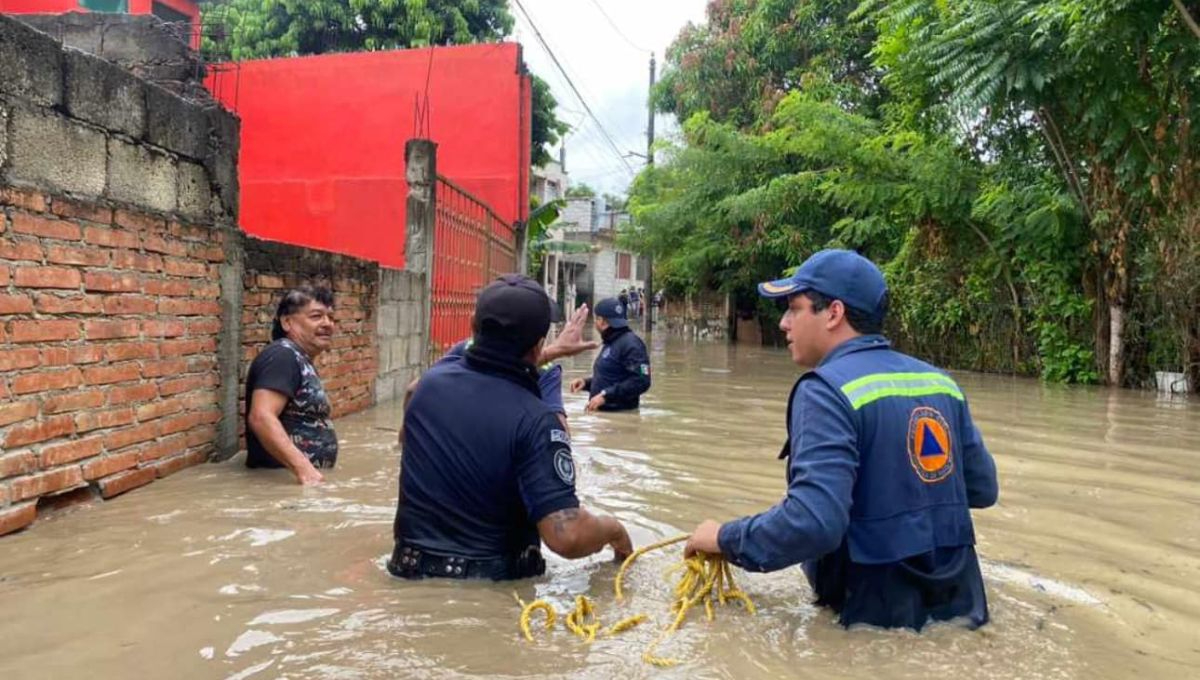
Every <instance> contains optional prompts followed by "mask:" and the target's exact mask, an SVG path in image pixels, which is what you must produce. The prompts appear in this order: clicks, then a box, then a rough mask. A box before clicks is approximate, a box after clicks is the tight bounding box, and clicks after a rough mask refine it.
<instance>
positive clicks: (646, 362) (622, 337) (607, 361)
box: [571, 298, 650, 412]
mask: <svg viewBox="0 0 1200 680" xmlns="http://www.w3.org/2000/svg"><path fill="white" fill-rule="evenodd" d="M625 313H626V304H625V303H623V302H621V301H620V299H618V298H605V299H603V300H601V301H600V302H597V303H596V310H595V315H596V320H595V324H596V330H597V331H599V332H600V339H601V341H602V342H603V349H601V350H600V356H598V357H596V363H595V365H593V366H592V377H590V378H576V379H575V380H572V381H571V391H572V392H578V391H579V390H587V391H588V394H589V395H590V397H591V398H590V399H589V400H588V404H587V410H588V411H589V412H592V411H628V410H631V409H636V408H637V407H638V406H639V405H640V404H641V396H642V393H643V392H645V391H646V390H648V389H650V355H649V354H647V353H646V343H644V342H642V339H641V338H639V337H638V336H637V334H636V333H634V332H633V329H632V328H630V327H629V322H628V321H626V319H625Z"/></svg>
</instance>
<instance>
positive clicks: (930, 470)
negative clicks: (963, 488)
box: [908, 406, 954, 484]
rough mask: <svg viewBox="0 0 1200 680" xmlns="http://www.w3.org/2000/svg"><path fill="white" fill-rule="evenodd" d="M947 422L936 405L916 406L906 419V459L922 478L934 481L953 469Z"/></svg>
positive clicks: (926, 480)
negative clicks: (934, 406) (932, 406)
mask: <svg viewBox="0 0 1200 680" xmlns="http://www.w3.org/2000/svg"><path fill="white" fill-rule="evenodd" d="M952 451H953V443H952V441H951V438H950V426H949V425H948V424H947V423H946V419H945V418H944V417H943V416H942V414H941V413H940V412H938V410H937V409H935V408H931V407H929V406H919V407H917V408H915V409H913V412H912V414H911V415H910V416H909V420H908V460H909V462H910V463H912V468H913V472H915V473H917V477H919V478H920V479H921V481H922V482H926V483H930V484H932V483H936V482H940V481H942V480H943V479H945V478H947V477H949V476H950V473H952V472H954V458H953V456H952V455H951V453H952Z"/></svg>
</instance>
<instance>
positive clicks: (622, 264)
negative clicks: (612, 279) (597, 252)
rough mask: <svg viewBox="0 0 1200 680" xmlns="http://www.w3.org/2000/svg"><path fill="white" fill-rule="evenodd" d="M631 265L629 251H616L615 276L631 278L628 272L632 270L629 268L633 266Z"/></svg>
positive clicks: (631, 260)
mask: <svg viewBox="0 0 1200 680" xmlns="http://www.w3.org/2000/svg"><path fill="white" fill-rule="evenodd" d="M632 265H633V258H632V257H630V255H629V253H617V278H618V279H628V278H631V276H630V274H631V273H632V272H631V271H630V270H631V269H632V268H633V267H632Z"/></svg>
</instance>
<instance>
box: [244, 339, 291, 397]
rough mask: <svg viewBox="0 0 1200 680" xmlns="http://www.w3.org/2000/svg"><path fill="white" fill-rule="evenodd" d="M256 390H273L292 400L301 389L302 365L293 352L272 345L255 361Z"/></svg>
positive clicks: (253, 367)
mask: <svg viewBox="0 0 1200 680" xmlns="http://www.w3.org/2000/svg"><path fill="white" fill-rule="evenodd" d="M251 370H252V371H254V373H255V376H254V377H255V380H254V389H256V390H271V391H272V392H278V393H280V394H282V395H283V396H285V397H287V398H288V399H291V398H292V397H295V396H296V390H298V389H300V364H299V363H298V362H297V361H296V355H295V353H293V352H292V350H290V349H288V348H287V347H284V346H283V345H270V346H268V347H267V348H266V349H265V350H263V351H262V353H261V354H259V355H258V357H257V358H255V360H254V365H253V366H252V367H251Z"/></svg>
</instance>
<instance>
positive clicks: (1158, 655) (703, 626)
mask: <svg viewBox="0 0 1200 680" xmlns="http://www.w3.org/2000/svg"><path fill="white" fill-rule="evenodd" d="M650 344H651V347H652V360H653V363H654V387H653V389H652V391H651V392H650V394H649V395H648V397H646V398H645V399H644V400H643V408H642V410H641V412H640V413H638V414H616V415H609V414H605V415H600V416H585V415H583V414H582V411H583V405H584V400H583V399H582V398H581V397H578V396H575V395H568V397H567V407H568V409H569V411H570V412H571V428H572V430H573V434H574V440H575V455H576V464H577V467H578V487H579V495H580V497H581V500H582V501H583V503H584V504H585V505H587V506H590V507H593V508H597V509H599V510H600V511H602V512H607V513H612V514H614V515H617V516H618V517H620V518H621V519H622V520H624V522H625V523H626V525H627V526H628V527H629V530H630V533H631V534H632V536H633V539H634V543H635V545H644V544H646V543H649V542H652V541H655V540H659V539H662V538H667V537H671V536H674V535H677V534H679V533H682V532H684V531H687V530H690V529H691V528H692V527H693V526H694V525H695V524H696V523H697V522H699V521H700V520H702V519H704V518H706V517H712V518H715V519H729V518H732V517H735V516H738V515H742V514H746V513H750V512H753V511H757V510H761V509H763V508H766V507H767V506H768V505H770V504H771V503H773V502H774V501H775V500H776V499H778V498H779V497H780V495H781V493H782V491H783V489H784V482H783V467H782V465H783V464H782V463H781V462H780V461H777V460H776V458H775V454H776V453H777V452H778V450H779V445H780V443H781V442H782V440H783V437H784V425H783V423H784V419H783V409H784V405H785V402H786V399H787V394H788V390H789V388H790V387H791V384H792V381H793V380H794V379H795V376H796V369H795V368H794V367H793V366H792V365H791V364H790V363H789V361H788V359H787V356H786V354H785V353H784V352H783V351H780V350H772V349H758V348H745V347H728V346H725V345H719V344H699V345H697V344H689V343H684V342H682V341H677V340H667V339H666V338H665V337H659V336H655V337H654V338H653V339H652V341H651V343H650ZM589 363H590V357H581V358H578V359H577V360H575V361H574V362H571V361H568V362H567V367H568V378H570V377H573V376H577V375H582V374H583V373H584V370H585V369H586V367H587V366H588V365H589ZM956 377H957V378H958V380H959V382H960V384H961V385H962V387H963V388H964V390H965V392H966V394H967V396H968V398H969V400H970V402H971V408H972V411H973V414H974V416H975V418H976V420H977V421H978V423H979V426H980V428H981V429H982V431H983V434H984V438H985V441H986V442H987V444H988V446H989V448H990V449H991V451H992V453H993V454H994V455H995V457H996V461H997V465H998V467H999V472H1000V484H1001V487H1000V488H1001V491H1000V502H999V504H998V505H997V506H996V507H994V508H991V509H989V510H985V511H980V512H977V513H975V518H976V519H975V521H976V529H977V533H978V537H979V554H980V556H981V558H982V560H983V567H984V577H985V580H986V582H987V586H988V594H989V598H990V604H991V614H992V623H991V624H990V625H988V626H986V627H985V628H983V629H981V630H979V631H976V632H969V631H965V630H961V629H958V628H952V627H945V626H942V627H937V626H935V627H933V628H931V629H929V630H927V632H926V633H924V634H921V635H917V634H913V633H909V632H888V631H879V630H872V629H856V630H851V631H845V630H843V629H841V628H839V627H837V626H836V625H835V624H834V622H833V618H832V616H831V615H830V614H829V613H828V612H825V611H821V610H818V609H816V608H814V607H813V606H811V605H810V604H809V599H810V591H809V590H808V587H807V585H806V583H805V582H804V578H803V576H802V574H801V573H800V571H799V569H798V568H792V569H788V570H785V571H782V572H778V573H774V574H768V575H761V574H746V573H742V572H740V571H739V572H737V576H738V580H739V584H740V585H741V587H742V588H743V589H744V590H745V591H746V592H747V593H749V595H750V596H751V597H752V598H753V600H754V602H755V603H756V604H757V606H758V614H757V615H756V616H749V615H748V614H745V613H743V612H741V611H739V610H735V609H733V608H725V609H719V610H718V612H717V619H716V621H715V622H713V623H703V622H701V621H700V620H699V619H697V618H693V619H691V620H689V622H688V623H687V624H686V625H685V626H684V627H683V629H682V630H681V631H680V632H679V633H678V634H677V635H676V636H675V637H674V638H673V639H672V640H671V641H670V642H668V643H667V644H665V645H663V646H662V648H661V649H660V653H661V654H663V655H664V656H672V657H676V658H679V659H681V660H683V663H682V664H681V665H680V666H677V667H675V668H671V669H667V670H660V669H656V668H653V667H650V666H647V665H645V664H644V663H643V662H642V661H641V653H642V650H643V649H644V648H645V646H646V645H647V643H648V642H649V641H650V640H651V639H652V638H653V637H654V636H655V634H656V631H655V630H654V627H652V626H644V627H641V628H637V629H634V630H633V631H630V632H627V633H623V634H621V635H619V636H616V637H613V638H609V639H600V640H597V641H596V642H595V643H594V644H591V645H584V644H583V643H582V642H581V641H579V640H578V639H576V638H574V637H572V636H571V635H570V634H569V633H567V632H566V630H565V629H564V628H563V627H562V626H561V625H560V626H559V627H558V628H557V629H556V630H555V631H554V632H552V633H547V632H546V631H543V630H538V631H537V642H536V643H534V644H530V643H528V642H526V641H525V640H524V639H522V638H521V637H520V635H519V632H518V629H517V615H518V608H517V605H516V603H515V601H514V598H513V591H514V590H516V591H517V593H518V594H519V595H520V596H521V597H522V598H524V599H525V600H527V601H528V600H531V599H534V598H538V597H541V598H545V599H548V600H550V601H552V602H554V603H555V604H556V605H557V606H558V608H559V610H560V611H562V610H564V609H566V608H567V607H568V605H569V603H570V602H571V601H572V599H573V598H574V596H575V595H577V594H582V593H587V594H589V595H591V596H592V597H593V598H594V599H595V601H596V604H597V607H598V608H599V610H600V613H601V617H602V619H603V620H604V621H606V622H612V621H615V620H616V618H617V617H619V616H625V615H628V614H631V613H636V612H645V613H648V614H650V615H652V616H653V617H655V620H656V625H659V626H661V625H665V623H666V622H667V620H668V613H667V610H668V607H669V606H670V602H671V594H670V591H671V584H670V583H668V582H667V581H666V580H664V578H663V574H664V572H665V571H666V570H667V569H668V568H669V567H670V566H671V565H673V564H675V563H676V562H677V561H678V560H679V557H680V551H679V550H678V549H677V548H671V549H669V550H665V551H662V552H657V553H651V554H649V555H647V556H646V557H645V558H644V559H643V560H640V561H639V562H638V564H637V565H636V566H635V567H634V569H633V571H632V573H631V574H630V576H629V578H628V580H627V589H628V590H629V592H630V593H631V595H632V598H631V601H630V602H629V603H628V604H627V605H625V606H619V605H617V604H616V603H615V602H614V599H613V594H612V586H613V579H614V576H615V575H616V566H615V565H613V564H611V563H610V562H609V561H608V558H609V557H610V556H611V553H608V552H607V551H605V553H601V554H600V555H598V556H595V557H594V558H592V559H589V560H584V561H578V562H567V561H565V560H561V559H558V558H556V557H552V556H548V559H549V568H548V570H547V573H546V575H545V576H543V577H541V578H538V579H533V580H529V581H524V582H520V583H518V584H516V585H515V588H514V584H512V583H509V584H493V583H473V582H472V583H466V582H461V581H423V582H402V581H397V580H394V579H392V578H391V577H389V576H388V575H387V573H386V571H385V570H384V568H383V564H384V561H385V559H386V557H387V555H388V554H389V553H390V551H391V548H392V538H391V521H392V516H393V512H394V507H395V498H396V486H397V472H398V461H399V454H398V452H397V450H396V447H395V439H396V432H395V429H396V426H397V425H398V422H399V407H398V406H396V405H383V406H381V407H378V408H375V409H373V410H371V411H369V412H366V413H361V414H358V415H355V416H352V417H348V418H344V419H342V420H340V421H338V422H337V430H338V434H339V436H340V438H341V447H342V448H341V455H340V458H339V463H338V468H337V469H336V470H335V471H333V472H332V473H330V474H327V479H328V480H329V482H328V483H326V484H325V485H323V486H320V487H317V488H310V489H302V488H300V487H297V486H295V485H294V484H292V483H291V482H290V477H289V476H288V475H287V474H286V473H284V472H262V471H247V470H246V469H245V468H243V467H242V466H241V461H240V458H239V459H235V462H233V463H229V464H217V465H203V466H200V467H197V468H192V469H190V470H187V471H184V472H182V473H179V474H177V475H175V476H173V477H170V478H168V479H166V480H163V481H160V482H157V483H155V484H152V485H150V486H149V487H146V488H144V489H140V490H138V491H135V492H133V493H130V494H128V495H126V496H123V497H120V498H118V499H116V500H114V501H112V502H108V503H102V504H94V505H90V506H83V507H79V508H75V509H70V510H65V511H63V512H61V513H58V514H56V515H52V516H51V517H50V518H49V519H43V520H39V521H38V522H37V524H36V525H35V526H34V527H33V528H32V530H29V531H25V532H22V533H20V534H17V535H14V536H10V537H7V538H4V539H0V678H5V679H9V678H67V677H81V678H82V677H86V678H118V677H145V678H277V677H287V678H393V677H394V678H426V677H430V678H466V677H486V678H493V677H494V678H561V677H568V676H569V677H574V678H618V677H620V678H638V677H672V678H683V677H687V678H693V677H695V678H750V677H754V678H774V677H797V678H805V677H811V678H822V679H823V680H825V679H829V678H920V679H921V680H927V679H928V678H966V679H970V680H982V679H984V678H1054V679H1058V678H1062V679H1068V678H1080V679H1087V680H1099V679H1107V678H1134V677H1137V678H1140V679H1144V680H1150V679H1152V678H1154V679H1156V678H1200V400H1196V399H1194V398H1193V399H1192V401H1191V402H1188V401H1178V400H1176V401H1165V400H1162V399H1160V398H1158V397H1156V396H1155V395H1154V394H1152V393H1138V392H1128V391H1110V390H1105V389H1081V388H1060V387H1051V386H1044V385H1041V384H1039V383H1038V382H1036V381H1031V380H1022V379H1010V378H1005V377H995V376H983V375H974V374H958V375H957V376H956ZM471 418H472V414H470V413H464V414H463V423H464V426H465V427H469V426H470V420H471Z"/></svg>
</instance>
